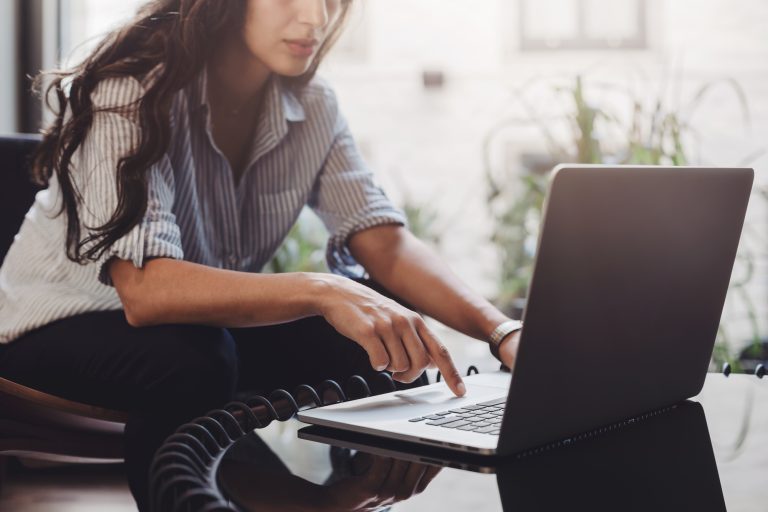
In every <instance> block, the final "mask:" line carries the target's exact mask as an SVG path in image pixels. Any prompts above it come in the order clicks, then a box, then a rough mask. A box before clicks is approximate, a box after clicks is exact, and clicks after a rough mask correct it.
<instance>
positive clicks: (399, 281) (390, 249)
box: [349, 226, 508, 341]
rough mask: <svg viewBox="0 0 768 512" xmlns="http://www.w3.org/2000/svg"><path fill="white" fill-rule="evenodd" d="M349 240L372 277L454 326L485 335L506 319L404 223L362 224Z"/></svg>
mask: <svg viewBox="0 0 768 512" xmlns="http://www.w3.org/2000/svg"><path fill="white" fill-rule="evenodd" d="M349 246H350V250H351V251H352V254H353V256H354V257H355V259H356V260H357V261H358V262H360V264H361V265H363V267H365V269H366V270H367V271H368V273H369V274H370V275H371V277H372V278H373V279H374V280H375V281H377V282H379V283H380V284H382V285H383V286H384V287H385V288H387V289H388V290H389V291H391V292H392V293H394V294H396V295H397V296H398V297H401V298H402V299H404V300H406V301H408V302H410V303H411V304H413V306H414V307H416V308H417V309H418V310H419V311H420V312H422V313H424V314H426V315H428V316H430V317H432V318H434V319H436V320H438V321H440V322H442V323H444V324H445V325H447V326H449V327H451V328H453V329H456V330H457V331H460V332H463V333H464V334H466V335H468V336H471V337H473V338H477V339H481V340H485V341H487V340H488V336H489V335H490V333H491V331H493V329H494V328H495V327H496V326H497V325H499V324H500V323H502V322H504V321H506V320H508V318H507V317H506V316H504V315H503V314H502V313H501V312H500V311H499V310H498V309H496V308H495V307H494V306H493V305H492V304H491V303H490V302H488V301H487V300H486V299H485V298H483V297H482V296H480V295H479V294H478V293H476V292H474V291H472V290H471V289H470V288H469V287H468V286H467V285H465V284H464V283H463V282H462V281H461V280H460V279H459V278H458V277H457V276H456V275H455V274H454V273H453V272H452V271H451V270H450V269H449V268H448V266H447V265H446V264H445V263H443V262H442V260H441V259H440V258H439V257H438V256H437V255H436V254H435V253H434V252H433V251H432V250H431V249H430V248H429V247H427V246H426V245H425V244H424V243H423V242H421V241H420V240H418V239H417V238H416V237H415V236H413V235H412V234H411V233H410V232H409V231H408V230H407V229H405V228H402V227H399V226H380V227H376V228H372V229H368V230H365V231H362V232H360V233H358V234H356V235H354V236H353V237H352V238H351V239H350V242H349Z"/></svg>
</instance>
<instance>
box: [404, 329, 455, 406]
mask: <svg viewBox="0 0 768 512" xmlns="http://www.w3.org/2000/svg"><path fill="white" fill-rule="evenodd" d="M416 330H417V332H418V333H419V337H420V338H421V340H422V341H423V342H424V347H426V349H427V352H429V356H430V357H431V358H432V361H434V362H435V364H436V365H437V369H438V370H440V373H441V374H442V375H443V377H444V378H445V383H446V384H448V387H449V388H451V391H453V394H454V395H456V396H464V395H465V394H466V393H467V387H466V386H465V385H464V381H463V380H462V379H461V374H460V373H459V370H457V369H456V365H454V364H453V359H451V354H450V353H449V352H448V348H446V346H445V345H443V344H442V343H440V342H439V341H438V340H437V338H436V337H435V335H434V334H432V331H430V330H429V327H427V326H426V324H424V322H419V325H417V327H416Z"/></svg>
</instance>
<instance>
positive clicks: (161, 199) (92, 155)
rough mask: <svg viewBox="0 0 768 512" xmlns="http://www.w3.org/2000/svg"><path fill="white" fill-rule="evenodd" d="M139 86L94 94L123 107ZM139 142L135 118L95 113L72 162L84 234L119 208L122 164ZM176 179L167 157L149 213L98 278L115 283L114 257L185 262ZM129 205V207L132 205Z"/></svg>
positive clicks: (113, 85)
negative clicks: (176, 212)
mask: <svg viewBox="0 0 768 512" xmlns="http://www.w3.org/2000/svg"><path fill="white" fill-rule="evenodd" d="M137 87H140V86H139V84H138V82H135V81H134V82H129V83H126V81H125V80H121V81H107V82H106V83H104V84H103V85H102V86H100V89H99V90H98V91H97V93H96V94H95V95H94V104H95V105H99V104H106V105H121V104H123V105H124V104H126V103H127V102H129V100H130V98H131V97H134V96H135V95H136V94H139V93H140V90H138V91H137V90H136V88H137ZM138 143H139V128H138V126H137V125H136V123H135V120H134V119H131V116H130V115H127V114H125V113H118V112H117V111H100V112H97V113H96V114H95V115H94V119H93V124H92V127H91V130H90V131H89V133H88V137H86V140H85V141H84V143H83V145H82V146H81V147H80V148H79V150H78V152H77V157H76V158H75V159H74V160H73V167H74V168H75V172H74V173H73V175H74V177H75V183H76V185H77V188H78V191H79V193H80V195H81V204H80V209H79V214H80V223H81V231H82V232H81V236H82V237H83V238H85V237H86V236H88V235H90V234H92V233H93V232H94V229H96V228H98V227H100V226H103V225H105V224H106V223H107V222H109V221H110V219H111V218H112V216H113V215H114V213H115V211H116V210H117V208H118V192H117V191H118V183H117V169H118V166H119V162H120V160H121V159H122V158H123V157H125V156H127V155H129V154H131V152H132V151H133V150H134V148H136V147H137V144H138ZM174 188H175V187H174V178H173V172H172V168H171V165H170V161H169V160H168V157H167V156H163V157H162V158H161V159H160V161H158V162H157V163H155V164H154V165H153V166H152V167H151V168H150V169H149V170H148V172H147V189H148V194H147V210H146V212H145V214H144V216H143V218H142V219H141V220H140V221H139V223H138V224H137V225H136V226H134V227H133V228H132V229H131V230H130V231H129V232H128V233H126V234H125V235H124V236H122V237H121V238H120V239H118V240H116V241H115V242H114V243H113V244H112V245H111V246H110V247H109V248H107V250H106V251H105V252H104V254H102V256H101V257H100V258H99V260H98V261H97V262H95V264H97V265H99V273H98V279H99V281H100V282H102V283H103V284H106V285H109V286H111V285H112V282H111V280H110V277H109V273H108V272H107V267H106V264H107V262H109V261H110V260H111V259H112V258H120V259H122V260H126V261H130V262H132V263H133V265H134V266H135V267H136V268H142V267H143V266H144V264H145V262H146V261H147V259H149V258H159V257H165V258H174V259H183V258H184V252H183V250H182V244H181V233H180V230H179V227H178V225H177V224H176V217H175V215H174V214H173V212H172V207H173V201H174V195H175V194H174ZM129 207H130V205H129Z"/></svg>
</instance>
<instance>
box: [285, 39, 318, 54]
mask: <svg viewBox="0 0 768 512" xmlns="http://www.w3.org/2000/svg"><path fill="white" fill-rule="evenodd" d="M285 44H286V45H288V50H289V51H290V52H291V54H292V55H295V56H297V57H311V56H312V54H313V53H315V48H317V44H318V42H317V41H316V40H315V39H286V40H285Z"/></svg>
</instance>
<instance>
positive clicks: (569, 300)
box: [298, 165, 754, 455]
mask: <svg viewBox="0 0 768 512" xmlns="http://www.w3.org/2000/svg"><path fill="white" fill-rule="evenodd" d="M753 177H754V171H753V170H752V169H746V168H706V167H659V166H639V167H636V166H583V165H561V166H558V167H556V168H555V169H554V171H553V173H552V175H551V179H550V182H549V189H548V193H547V198H546V201H545V206H544V216H543V219H542V228H541V231H540V234H539V241H538V249H537V252H536V261H535V264H534V271H533V276H532V280H531V284H530V287H529V293H528V300H527V304H526V308H525V311H524V313H523V323H524V327H523V329H522V332H521V334H520V344H519V349H518V356H517V361H516V363H515V368H514V370H513V372H512V373H508V372H501V371H500V372H491V373H484V374H478V375H473V376H470V377H467V378H466V379H465V384H466V386H467V393H466V395H465V396H463V397H456V396H454V395H453V394H452V393H451V391H450V390H449V389H448V387H447V386H446V385H445V383H444V382H440V383H436V384H431V385H428V386H423V387H419V388H415V389H411V390H405V391H395V392H391V393H387V394H382V395H377V396H372V397H368V398H363V399H360V400H354V401H350V402H343V403H338V404H333V405H329V406H325V407H318V408H315V409H310V410H305V411H301V412H300V413H299V414H298V419H299V420H300V421H302V422H305V423H310V424H314V425H321V426H324V427H332V428H337V429H342V430H347V431H352V432H359V433H364V434H369V435H372V436H379V437H381V438H388V439H398V440H402V441H408V442H411V443H417V444H424V445H430V446H439V447H442V448H446V449H449V450H455V451H462V452H469V453H476V454H482V455H506V454H511V453H518V452H522V451H525V450H530V449H533V448H536V447H542V446H547V445H549V444H551V443H563V442H566V443H567V442H569V440H572V439H576V438H577V436H578V435H579V434H580V433H583V432H586V431H590V430H593V429H595V428H596V427H600V426H606V425H613V424H616V423H620V422H624V421H632V420H631V418H635V417H637V416H641V415H643V414H645V413H648V412H649V411H655V410H658V409H663V408H665V407H668V406H670V405H672V404H676V403H678V402H680V401H682V400H685V399H686V398H689V397H692V396H695V395H697V394H698V393H699V391H700V390H701V388H702V386H703V384H704V379H705V377H706V373H707V369H708V366H709V361H710V357H711V354H712V349H713V346H714V342H715V338H716V335H717V330H718V324H719V321H720V315H721V313H722V309H723V303H724V301H725V296H726V292H727V290H728V283H729V280H730V276H731V271H732V268H733V264H734V260H735V257H736V249H737V246H738V243H739V237H740V234H741V230H742V226H743V223H744V217H745V214H746V210H747V204H748V202H749V196H750V191H751V189H752V182H753Z"/></svg>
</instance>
